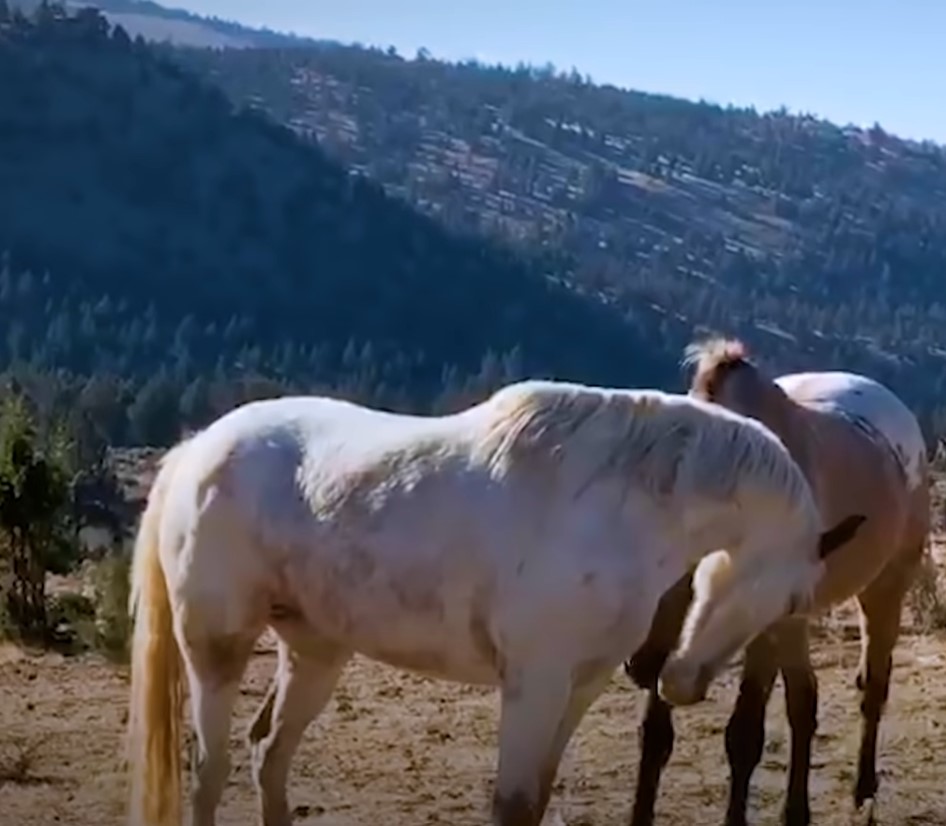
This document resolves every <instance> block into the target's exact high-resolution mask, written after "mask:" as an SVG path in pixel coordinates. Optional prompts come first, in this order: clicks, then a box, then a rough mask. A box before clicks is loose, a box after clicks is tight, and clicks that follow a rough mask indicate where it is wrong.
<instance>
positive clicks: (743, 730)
mask: <svg viewBox="0 0 946 826" xmlns="http://www.w3.org/2000/svg"><path fill="white" fill-rule="evenodd" d="M777 672H778V665H777V658H776V646H775V641H774V639H773V638H772V637H771V636H770V635H767V634H763V635H761V636H758V637H756V638H755V639H754V640H753V641H752V642H751V643H749V645H748V647H747V648H746V657H745V662H744V663H743V667H742V682H741V683H740V684H739V696H738V697H737V698H736V707H735V709H733V713H732V716H731V717H730V718H729V724H728V725H727V726H726V756H727V757H728V758H729V769H730V772H731V781H730V786H729V806H728V807H727V810H726V826H745V824H746V809H747V807H748V803H749V781H750V780H751V779H752V773H753V772H754V771H755V767H756V766H758V765H759V761H760V760H761V759H762V747H763V745H764V743H765V707H766V705H767V704H768V702H769V696H770V695H771V694H772V686H773V685H774V684H775V675H776V673H777Z"/></svg>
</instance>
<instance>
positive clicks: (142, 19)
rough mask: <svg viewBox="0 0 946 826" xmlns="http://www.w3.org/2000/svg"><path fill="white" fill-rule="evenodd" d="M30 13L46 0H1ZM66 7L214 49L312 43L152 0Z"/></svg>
mask: <svg viewBox="0 0 946 826" xmlns="http://www.w3.org/2000/svg"><path fill="white" fill-rule="evenodd" d="M3 4H6V5H7V6H8V7H9V8H15V9H20V10H21V11H23V12H25V13H26V14H28V15H32V14H33V13H35V11H36V10H37V9H38V8H40V7H41V6H42V5H44V4H45V5H49V3H48V0H0V5H3ZM60 5H62V6H64V7H65V8H66V9H67V10H68V11H70V12H75V11H76V10H78V9H81V8H89V7H92V8H96V9H98V10H99V11H100V12H101V13H102V14H103V15H104V16H105V18H106V19H107V20H108V21H109V23H111V24H112V25H118V26H121V27H122V28H123V29H124V30H125V31H126V32H128V34H129V35H130V36H131V37H137V36H139V35H140V36H141V37H143V38H144V39H145V40H150V41H154V42H158V43H164V42H167V43H174V44H176V45H179V46H201V47H208V48H216V49H252V48H256V47H259V46H275V47H279V48H292V47H294V46H300V45H309V46H311V45H314V41H313V40H312V39H310V38H304V37H296V36H295V35H292V34H288V33H282V32H274V31H271V30H269V29H254V28H250V27H248V26H241V25H240V24H239V23H236V22H234V21H231V20H220V19H219V18H216V17H209V18H208V17H202V16H200V15H197V14H191V13H190V12H188V11H185V10H183V9H177V8H171V7H168V6H161V5H159V4H158V3H154V2H152V0H66V2H65V3H62V4H60Z"/></svg>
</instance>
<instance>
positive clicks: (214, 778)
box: [183, 635, 255, 826]
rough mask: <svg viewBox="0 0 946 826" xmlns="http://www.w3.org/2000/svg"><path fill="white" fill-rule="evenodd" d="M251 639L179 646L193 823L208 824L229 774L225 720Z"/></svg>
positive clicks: (196, 825)
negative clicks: (191, 743) (190, 741)
mask: <svg viewBox="0 0 946 826" xmlns="http://www.w3.org/2000/svg"><path fill="white" fill-rule="evenodd" d="M254 643H255V637H253V636H245V637H244V636H242V635H241V636H231V637H224V638H215V639H213V640H210V641H208V642H207V643H206V644H201V645H199V646H196V647H195V646H193V645H187V644H185V646H184V648H183V652H184V661H185V665H186V668H187V679H188V684H189V687H190V699H191V713H192V716H193V720H194V731H195V734H196V738H197V743H196V746H197V749H196V751H197V754H196V761H195V766H194V772H193V787H192V790H191V805H192V809H193V823H194V826H214V824H215V823H216V820H215V818H216V811H217V807H218V806H219V805H220V799H221V797H222V796H223V790H224V787H225V786H226V783H227V777H228V775H229V774H230V719H231V715H232V713H233V705H234V703H235V702H236V698H237V694H238V693H239V690H240V679H241V678H242V676H243V672H244V670H245V669H246V665H247V663H248V662H249V659H250V656H251V655H252V653H253V645H254Z"/></svg>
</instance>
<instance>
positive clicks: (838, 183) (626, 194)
mask: <svg viewBox="0 0 946 826" xmlns="http://www.w3.org/2000/svg"><path fill="white" fill-rule="evenodd" d="M173 54H174V55H175V57H176V59H177V60H178V61H180V62H181V63H183V64H185V65H187V66H189V67H193V68H196V69H198V70H199V71H201V72H203V73H204V74H205V75H206V76H208V77H210V78H212V79H213V80H214V82H216V83H218V84H219V85H220V86H221V87H222V88H223V89H225V90H226V91H227V93H228V94H229V95H230V96H231V97H232V98H233V99H235V100H237V101H241V102H246V103H249V104H251V105H253V106H255V107H258V108H261V109H264V110H266V111H267V112H269V113H270V114H271V115H273V116H274V117H275V118H276V119H278V120H280V121H282V122H284V123H288V124H290V125H291V126H292V127H293V128H294V129H295V130H296V131H297V132H299V133H300V134H303V135H307V136H309V137H311V138H312V139H314V140H317V141H318V143H319V144H320V145H321V146H322V147H323V148H324V149H325V150H326V151H327V152H328V153H329V154H330V155H332V156H333V157H335V158H337V159H339V160H341V161H343V162H345V163H347V164H351V165H352V166H353V167H355V168H357V169H360V170H363V171H365V172H366V173H367V174H368V175H370V176H371V177H372V178H373V179H375V180H377V181H379V182H381V183H383V184H384V185H385V187H386V188H387V189H388V191H389V192H391V193H394V194H397V195H399V196H401V197H403V198H405V199H406V200H408V201H410V202H411V203H414V204H416V205H418V206H419V207H421V208H422V209H424V210H425V211H427V212H429V213H431V214H434V215H436V216H438V218H439V219H440V220H442V221H443V222H444V223H446V224H447V225H448V226H452V227H462V228H465V229H475V230H477V231H486V232H491V233H495V234H498V235H500V236H502V237H503V238H504V239H506V240H507V241H511V242H512V243H514V244H516V245H517V246H518V247H519V248H520V249H526V250H535V249H543V250H546V251H550V252H554V254H555V255H556V256H558V257H559V259H560V260H561V262H562V266H563V268H564V270H565V272H566V273H567V276H568V277H569V278H570V279H571V280H572V281H573V282H575V283H580V284H583V285H585V286H586V287H588V288H589V289H591V290H592V291H594V292H595V293H599V294H603V295H608V296H610V297H611V298H612V299H613V300H614V301H616V302H617V303H618V305H619V306H621V307H622V308H623V309H624V310H625V311H626V312H628V313H629V314H630V315H631V316H632V318H633V319H634V323H635V324H636V325H637V327H638V328H639V329H642V330H646V331H648V332H649V334H650V336H651V337H652V338H653V339H654V340H659V341H660V342H661V343H662V344H663V346H664V347H665V348H666V349H667V350H668V351H669V352H679V350H680V348H681V347H682V346H683V345H684V344H685V343H686V342H687V341H688V340H689V339H690V338H691V336H692V335H693V334H694V333H695V332H696V331H698V330H699V329H700V328H702V327H708V328H712V329H716V330H723V331H726V332H731V333H739V334H742V335H744V336H746V337H747V338H748V340H749V341H750V342H751V343H752V344H753V345H754V346H755V349H756V350H757V351H759V352H760V353H762V354H763V355H764V356H765V357H766V360H767V361H769V362H770V364H771V366H772V367H773V368H775V369H779V370H789V369H793V368H807V367H817V366H820V367H825V366H830V367H845V368H848V369H857V370H863V371H865V372H867V373H869V374H870V375H873V376H875V377H877V378H879V379H881V380H883V381H886V382H887V383H889V384H890V385H891V386H892V387H893V388H894V389H895V390H897V391H899V392H901V393H903V394H904V395H905V396H906V397H907V399H908V400H909V401H910V402H911V403H912V404H914V405H915V406H917V407H918V408H919V409H920V410H921V411H922V412H923V414H924V416H925V418H926V419H927V423H929V422H930V421H931V420H933V419H935V421H936V423H937V426H938V429H940V430H942V429H943V426H944V424H946V413H944V409H946V323H944V322H946V284H944V274H946V152H944V149H943V148H942V147H939V146H934V145H932V144H916V143H910V142H906V141H901V140H898V139H897V138H895V137H893V136H891V135H888V134H886V133H885V132H884V131H883V130H882V129H880V128H874V129H872V130H869V131H862V130H857V129H844V128H840V127H837V126H834V125H832V124H829V123H825V122H823V121H818V120H815V119H813V118H806V117H795V116H790V115H788V114H787V113H770V114H765V115H760V114H758V113H756V112H755V111H751V110H737V109H731V108H721V107H717V106H712V105H709V104H702V103H701V104H696V103H689V102H686V101H681V100H675V99H671V98H666V97H658V96H652V95H645V94H640V93H636V92H626V91H622V90H619V89H615V88H613V87H607V86H596V85H594V84H592V83H591V82H590V81H588V80H587V79H586V78H583V77H581V76H580V75H578V74H576V73H571V74H568V75H562V74H559V73H556V72H555V71H554V70H553V69H552V68H551V67H546V68H543V69H534V68H529V67H526V66H520V67H518V68H515V69H513V68H499V67H487V66H482V65H478V64H475V63H467V64H463V65H452V64H446V63H442V62H438V61H435V60H432V59H430V58H429V57H428V56H427V55H425V54H424V53H421V54H419V55H418V56H417V58H416V59H410V60H407V59H403V58H402V57H400V56H398V55H397V54H395V53H393V52H382V51H378V50H366V49H361V48H355V47H344V46H338V45H334V46H333V45H326V46H321V47H313V48H306V49H301V50H300V49H296V50H280V49H263V50H253V51H244V52H236V51H216V52H212V51H198V50H174V52H173Z"/></svg>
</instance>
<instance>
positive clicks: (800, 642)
mask: <svg viewBox="0 0 946 826" xmlns="http://www.w3.org/2000/svg"><path fill="white" fill-rule="evenodd" d="M686 361H687V363H690V364H695V365H696V372H695V375H694V377H693V380H692V383H691V388H690V395H692V396H695V397H696V398H699V399H703V400H708V401H712V402H716V403H718V404H721V405H723V406H725V407H727V408H729V409H731V410H734V411H737V412H739V413H742V414H743V415H747V416H750V417H753V418H755V419H758V420H760V421H761V422H763V423H764V424H766V425H768V426H769V428H771V429H772V430H773V431H774V432H775V433H776V434H777V435H778V436H779V437H780V438H781V439H782V441H783V442H784V443H785V445H786V446H787V447H788V449H789V451H790V452H791V454H792V455H793V456H794V458H795V460H796V461H797V462H798V463H799V465H800V466H801V468H802V469H803V471H804V473H805V475H806V476H807V478H808V480H809V483H810V484H811V486H812V489H813V490H814V492H815V498H816V501H817V502H818V506H819V508H820V509H821V515H822V519H823V520H824V521H825V522H827V523H830V522H831V521H832V520H833V519H836V518H837V516H838V514H846V513H850V512H852V511H853V512H857V513H863V514H866V515H867V522H866V524H865V526H864V528H863V529H862V530H861V531H860V533H859V534H858V536H857V538H856V539H855V540H854V541H852V542H851V543H849V544H848V545H847V546H845V547H844V548H843V549H842V550H840V551H838V553H837V554H835V555H833V556H832V557H831V559H830V560H829V561H828V563H827V572H826V574H825V579H824V580H823V584H822V587H821V589H820V591H819V593H818V595H817V597H816V599H817V602H818V604H819V605H820V606H822V607H827V606H829V605H831V604H837V603H839V602H841V601H843V600H846V599H848V598H851V597H855V596H856V598H857V601H858V603H859V606H860V614H861V641H862V642H861V645H862V653H861V662H860V667H859V669H858V672H857V680H856V684H857V688H858V690H859V691H860V693H861V715H862V729H861V744H860V758H859V763H858V770H857V781H856V784H855V787H854V802H855V806H856V808H857V809H859V810H863V809H867V811H866V812H864V813H865V814H867V815H868V816H869V817H872V811H873V801H874V797H875V795H876V792H877V774H876V765H875V764H876V744H877V729H878V725H879V722H880V718H881V715H882V713H883V709H884V706H885V704H886V701H887V694H888V687H889V680H890V669H891V658H892V651H893V648H894V646H895V644H896V641H897V637H898V635H899V630H900V613H901V607H902V604H903V600H904V596H905V594H906V592H907V590H908V588H909V586H910V583H911V581H912V580H913V577H914V573H915V571H916V570H917V567H918V564H919V563H920V561H921V559H922V554H923V550H924V547H925V545H926V541H927V535H928V532H929V522H930V507H929V485H928V468H927V459H926V448H925V443H924V440H923V435H922V432H921V430H920V426H919V424H918V423H917V420H916V418H915V417H914V416H913V414H912V413H911V412H910V411H909V410H908V409H907V408H906V407H905V406H904V404H903V403H902V402H901V401H900V400H899V399H898V398H897V397H896V396H895V395H893V393H891V392H890V391H889V390H888V389H887V388H885V387H883V386H882V385H880V384H878V383H877V382H874V381H873V380H871V379H868V378H865V377H863V376H858V375H853V374H850V373H839V372H823V373H801V374H793V375H786V376H782V377H780V378H778V379H775V380H774V381H773V380H771V379H769V378H767V377H766V376H765V375H763V373H762V372H761V371H760V370H759V369H757V368H756V366H755V365H753V364H752V362H751V361H750V360H749V358H748V356H747V354H746V351H745V348H744V346H743V344H742V342H740V341H734V340H727V339H713V340H710V341H708V342H705V343H702V344H698V345H691V347H689V348H688V349H687V359H686ZM690 598H691V578H690V577H689V576H685V577H683V578H682V579H681V580H680V581H679V582H677V584H676V585H675V586H674V587H673V588H672V589H671V590H670V591H668V592H667V593H666V594H665V595H664V597H663V598H662V600H661V603H660V606H659V607H658V611H657V614H656V616H655V619H654V624H653V625H652V627H651V630H650V633H649V636H648V638H647V641H646V642H645V644H644V645H643V646H642V647H641V648H640V649H639V650H638V651H637V652H636V653H635V655H634V657H633V658H632V659H631V660H630V661H629V662H628V663H626V665H625V670H626V672H627V673H628V674H629V675H630V676H631V678H632V679H633V680H634V681H635V682H636V683H637V684H638V685H640V686H641V687H643V688H648V689H649V691H650V694H649V697H648V704H647V708H646V710H645V712H644V716H643V719H642V724H641V728H640V732H639V734H640V742H641V758H640V765H639V773H638V785H637V793H636V799H635V803H634V814H633V818H632V823H633V826H646V825H647V824H650V823H651V822H652V821H653V812H654V804H655V801H656V796H657V790H658V786H659V783H660V775H661V772H662V770H663V768H664V766H665V765H666V763H667V761H668V760H669V758H670V754H671V752H672V749H673V738H674V731H673V723H672V720H671V712H670V707H669V706H668V705H667V704H666V703H665V702H664V700H663V699H661V697H660V696H659V695H658V692H657V691H656V690H655V689H654V686H655V685H656V681H657V679H658V675H659V673H660V671H661V668H662V667H663V663H664V661H665V659H666V657H667V652H669V651H671V650H672V649H673V647H674V646H675V645H676V640H677V636H678V634H679V633H680V629H681V627H682V625H683V622H684V616H685V614H686V610H687V605H688V604H689V602H690ZM779 671H781V674H782V679H783V681H784V684H785V695H786V705H787V714H788V720H789V724H790V727H791V732H792V745H791V768H790V772H789V779H788V788H787V796H786V801H785V807H784V811H783V818H784V823H785V824H786V826H804V824H807V823H809V822H810V811H809V802H808V775H809V768H810V758H811V744H812V740H813V737H814V733H815V728H816V722H817V702H818V701H817V682H816V678H815V672H814V670H813V668H812V664H811V661H810V659H809V651H808V622H807V619H805V618H791V619H787V620H783V621H782V622H780V623H778V624H776V625H774V626H773V627H772V628H771V629H770V631H769V632H768V633H765V634H763V635H760V636H759V637H757V638H756V639H755V640H754V641H753V642H752V643H751V644H750V645H749V646H748V647H747V649H746V652H745V660H744V665H743V672H742V680H741V684H740V687H739V696H738V699H737V700H736V706H735V709H734V710H733V713H732V716H731V718H730V720H729V724H728V726H727V729H726V753H727V756H728V759H729V764H730V770H731V786H730V794H729V804H728V811H727V815H726V823H727V826H740V824H745V823H746V808H747V798H748V792H749V782H750V778H751V775H752V773H753V771H754V770H755V767H756V766H757V765H758V763H759V760H760V759H761V756H762V748H763V741H764V723H765V708H766V705H767V702H768V698H769V695H770V693H771V691H772V687H773V684H774V682H775V678H776V675H777V673H778V672H779ZM868 803H869V808H868V807H866V806H865V804H868Z"/></svg>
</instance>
